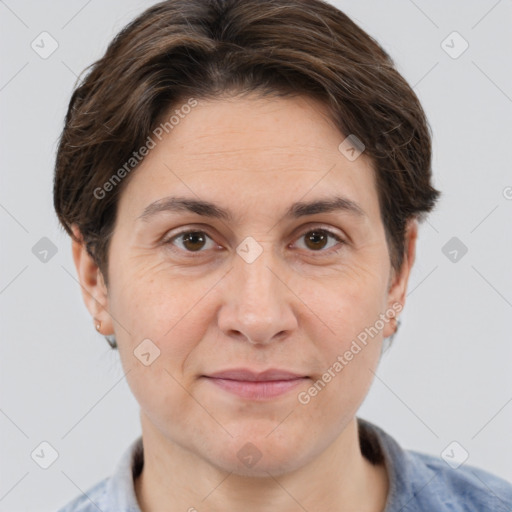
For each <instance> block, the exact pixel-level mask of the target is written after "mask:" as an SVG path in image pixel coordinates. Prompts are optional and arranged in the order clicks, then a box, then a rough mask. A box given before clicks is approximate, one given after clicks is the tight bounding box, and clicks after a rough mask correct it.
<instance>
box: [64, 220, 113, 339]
mask: <svg viewBox="0 0 512 512" xmlns="http://www.w3.org/2000/svg"><path fill="white" fill-rule="evenodd" d="M71 229H72V231H73V234H74V235H75V237H76V238H77V240H78V241H76V240H72V245H71V250H72V252H73V261H74V262H75V267H76V271H77V274H78V279H79V281H80V286H81V288H82V297H83V299H84V303H85V305H86V307H87V309H88V310H89V313H90V314H91V316H92V317H93V321H94V318H95V319H96V320H98V321H99V322H101V334H103V335H104V336H106V335H109V334H114V330H113V325H112V318H111V316H110V314H109V307H108V306H109V304H108V290H107V286H106V285H105V281H104V279H103V274H102V273H101V271H100V269H99V267H98V265H96V263H95V261H94V259H93V258H92V257H91V256H90V255H89V253H88V252H87V249H86V247H85V244H84V242H83V237H82V234H81V233H80V230H79V228H78V226H77V225H76V224H73V225H72V227H71ZM95 323H96V322H95Z"/></svg>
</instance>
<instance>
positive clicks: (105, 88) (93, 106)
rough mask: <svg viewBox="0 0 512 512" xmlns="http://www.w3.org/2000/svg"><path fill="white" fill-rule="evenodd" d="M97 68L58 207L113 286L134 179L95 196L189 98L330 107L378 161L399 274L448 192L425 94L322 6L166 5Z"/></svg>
mask: <svg viewBox="0 0 512 512" xmlns="http://www.w3.org/2000/svg"><path fill="white" fill-rule="evenodd" d="M89 68H91V69H90V71H89V72H88V73H87V76H85V78H84V79H83V80H82V81H81V83H80V84H79V86H78V87H77V88H76V89H75V91H74V92H73V95H72V97H71V100H70V103H69V107H68V111H67V115H66V119H65V126H64V129H63V132H62V135H61V138H60V142H59V146H58V152H57V158H56V166H55V180H54V206H55V210H56V212H57V215H58V218H59V220H60V222H61V223H62V225H63V226H64V228H65V229H66V231H67V232H68V233H69V234H70V235H71V236H73V233H72V231H71V225H72V224H77V226H78V228H79V229H80V232H81V234H82V236H83V241H84V242H85V245H86V247H87V250H88V252H89V254H90V255H91V256H92V257H93V258H94V259H95V261H96V262H97V264H98V265H99V267H100V269H101V271H102V273H103V275H104V277H105V279H107V274H108V247H109V241H110V238H111V235H112V231H113V227H114V223H115V218H116V211H117V204H118V200H119V195H120V193H121V192H122V190H123V186H125V185H126V182H127V181H128V177H127V178H125V179H123V180H122V182H121V183H119V185H118V186H115V187H113V189H112V191H110V192H109V194H108V195H105V197H102V198H101V199H97V193H95V191H96V190H98V187H102V185H103V184H105V183H106V182H107V181H108V180H109V178H110V177H111V176H112V174H113V172H114V171H115V170H116V169H119V168H120V167H121V166H123V164H126V162H127V161H128V160H129V159H130V157H131V155H132V154H133V152H134V151H136V150H137V149H138V148H140V147H141V146H143V145H144V143H145V141H146V140H147V137H148V135H149V134H150V133H151V132H152V131H153V130H154V129H155V127H156V126H158V124H159V123H160V122H161V121H162V117H163V115H164V114H165V113H167V112H169V109H170V108H172V107H173V106H175V105H177V104H179V102H180V101H184V98H199V99H214V98H216V97H219V96H221V95H224V94H227V93H231V94H233V95H235V94H237V95H238V94H246V93H250V92H253V91H254V92H260V93H262V94H277V95H294V94H302V95H308V96H310V97H314V98H316V99H319V100H321V101H322V102H323V104H325V105H326V106H327V107H328V110H329V113H330V116H331V117H332V120H333V121H334V122H335V124H336V126H337V127H338V128H339V130H340V132H341V133H342V134H344V135H345V136H348V135H349V134H354V135H356V136H357V138H358V139H360V140H361V141H362V142H363V143H364V145H365V155H367V156H369V157H370V159H371V161H372V162H373V164H374V168H375V170H376V180H377V190H378V196H379V207H380V214H381V218H382V221H383V224H384V227H385V231H386V239H387V242H388V248H389V253H390V259H391V264H392V267H393V268H394V269H395V270H400V268H401V266H402V263H403V257H404V250H405V247H404V245H405V244H404V242H405V239H404V236H405V225H406V222H407V220H409V219H411V218H417V219H418V220H420V221H422V220H423V219H424V216H425V215H426V214H427V213H428V212H429V211H431V210H432V209H433V207H434V205H435V202H436V200H437V199H438V196H439V195H440V192H439V191H438V190H436V189H435V188H433V186H432V184H431V151H432V148H431V130H430V126H429V124H428V121H427V119H426V116H425V113H424V111H423V109H422V107H421V104H420V102H419V100H418V98H417V96H416V94H415V93H414V91H413V90H412V88H411V87H410V86H409V85H408V84H407V82H406V81H405V80H404V78H403V77H402V76H401V75H400V74H399V73H398V71H397V70H396V69H395V67H394V63H393V61H392V59H391V58H390V56H389V55H388V54H387V53H386V52H385V51H384V50H383V49H382V48H381V46H379V44H378V43H377V42H376V41H375V40H374V39H373V38H372V37H371V36H369V35H368V34H367V33H366V32H364V31H363V30H362V29H361V28H359V27H358V26H357V25H356V24H355V23H354V22H353V21H352V20H351V19H350V18H349V17H348V16H347V15H345V14H344V13H343V12H341V11H340V10H338V9H337V8H335V7H334V6H332V5H330V4H328V3H326V2H324V1H322V0H168V1H165V2H161V3H158V4H156V5H154V6H153V7H151V8H149V9H147V10H146V11H145V12H143V13H142V14H141V15H140V16H139V17H137V18H136V19H135V20H134V21H132V22H131V23H130V24H129V25H127V26H126V27H125V28H124V29H123V30H122V31H121V32H120V33H119V34H118V35H117V36H116V37H115V39H114V40H113V41H112V42H111V44H110V45H109V47H108V49H107V51H106V53H105V55H104V56H103V57H102V58H101V59H99V60H98V61H96V62H95V63H94V64H92V65H91V66H89ZM341 140H342V139H340V142H341ZM135 167H136V166H135ZM135 167H134V168H135Z"/></svg>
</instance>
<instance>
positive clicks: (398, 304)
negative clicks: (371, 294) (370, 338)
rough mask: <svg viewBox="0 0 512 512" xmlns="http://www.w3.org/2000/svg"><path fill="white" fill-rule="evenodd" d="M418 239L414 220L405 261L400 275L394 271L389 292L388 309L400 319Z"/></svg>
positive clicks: (408, 228)
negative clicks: (394, 312)
mask: <svg viewBox="0 0 512 512" xmlns="http://www.w3.org/2000/svg"><path fill="white" fill-rule="evenodd" d="M417 238H418V222H417V220H416V219H412V220H410V221H409V222H408V223H407V226H406V229H405V244H404V259H403V263H402V268H401V270H400V273H399V274H397V273H396V272H395V271H394V270H392V272H391V274H392V276H393V277H392V280H391V284H390V287H389V290H388V308H389V310H393V311H396V316H397V317H398V316H399V314H400V312H401V311H402V309H403V308H404V307H405V298H406V295H407V283H408V282H409V277H410V275H411V270H412V266H413V265H414V261H415V258H416V241H417ZM391 334H392V333H391V332H389V333H388V332H387V330H386V331H385V333H384V336H385V337H387V336H391Z"/></svg>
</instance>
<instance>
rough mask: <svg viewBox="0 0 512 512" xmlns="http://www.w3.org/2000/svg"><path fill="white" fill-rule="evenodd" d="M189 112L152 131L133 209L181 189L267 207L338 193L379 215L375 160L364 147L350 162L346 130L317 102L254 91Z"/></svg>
mask: <svg viewBox="0 0 512 512" xmlns="http://www.w3.org/2000/svg"><path fill="white" fill-rule="evenodd" d="M184 103H185V102H184ZM176 110H178V112H179V105H174V106H173V109H172V110H171V112H169V116H167V117H165V116H164V122H165V120H166V119H169V118H170V117H171V115H173V113H175V112H176ZM178 112H176V114H178ZM187 112H188V113H187V114H185V113H184V111H183V112H179V113H180V115H179V116H174V118H173V124H172V125H171V124H170V123H169V124H168V125H166V127H167V131H166V130H165V129H164V130H161V131H162V132H163V133H162V134H161V135H160V139H161V140H159V138H157V137H155V136H154V135H152V138H153V140H154V141H155V146H154V147H153V148H152V149H151V150H150V151H149V153H148V155H147V156H146V157H145V159H144V160H143V162H142V163H141V164H140V165H139V167H138V168H137V169H136V170H135V171H134V174H133V175H132V176H131V177H130V181H129V183H128V184H127V187H126V189H125V191H124V192H123V194H122V196H121V203H123V202H125V203H126V202H129V203H130V210H132V211H134V212H139V213H141V212H142V210H143V209H144V208H145V207H146V206H147V205H148V204H149V203H150V202H154V201H156V200H159V199H161V198H164V197H166V196H168V195H176V194H179V195H182V196H183V195H187V196H190V197H195V198H196V199H197V198H201V199H208V200H212V201H215V202H223V203H224V204H227V203H229V204H237V205H238V206H239V207H244V206H245V207H248V206H249V205H250V206H251V208H253V209H254V208H258V207H259V208H260V209H261V210H262V211H263V210H264V209H268V208H270V209H274V208H275V206H276V205H277V204H281V203H283V202H285V201H288V199H289V200H290V201H294V202H295V201H298V200H299V199H302V200H309V199H312V198H318V197H323V196H327V195H333V194H336V195H343V196H345V197H348V198H349V199H352V200H353V201H354V202H357V203H359V204H360V205H361V206H362V208H363V209H364V210H365V211H366V212H367V214H368V216H369V217H371V216H372V215H378V203H377V193H376V187H375V181H374V171H373V168H372V165H371V162H370V160H369V159H368V158H366V156H365V155H364V153H363V154H362V155H361V156H360V157H359V158H357V159H356V160H353V161H351V160H349V159H348V158H347V157H346V156H345V155H344V154H343V153H342V152H341V151H340V150H339V145H340V143H341V142H342V141H343V140H344V139H345V136H344V135H343V134H341V133H340V132H339V130H338V129H337V128H336V127H335V125H334V124H333V122H332V121H331V120H330V118H329V115H328V112H327V109H326V108H325V106H324V105H323V104H321V103H320V102H318V101H317V100H314V99H311V98H306V97H303V96H299V97H294V98H260V97H256V96H249V97H245V98H231V99H218V100H211V101H198V104H197V106H195V107H194V108H192V109H187ZM161 126H163V127H164V128H165V126H164V125H161ZM171 126H172V128H171ZM121 206H122V204H121ZM283 206H284V207H286V206H287V205H283ZM253 211H254V210H253Z"/></svg>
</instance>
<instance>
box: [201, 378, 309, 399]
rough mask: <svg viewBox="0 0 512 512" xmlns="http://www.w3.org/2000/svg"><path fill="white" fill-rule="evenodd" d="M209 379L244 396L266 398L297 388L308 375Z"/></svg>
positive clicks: (235, 393)
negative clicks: (267, 379)
mask: <svg viewBox="0 0 512 512" xmlns="http://www.w3.org/2000/svg"><path fill="white" fill-rule="evenodd" d="M207 379H208V380H209V381H211V382H212V383H213V384H215V385H216V386H219V387H220V388H222V389H224V390H226V391H229V392H230V393H233V394H234V395H238V396H240V397H242V398H249V399H251V400H266V399H269V398H274V397H276V396H280V395H283V394H285V393H287V392H288V391H290V390H291V389H293V388H296V387H297V386H298V385H299V384H300V383H302V382H304V380H306V379H307V377H302V378H299V379H291V380H269V381H259V382H253V381H243V380H230V379H218V378H213V377H207Z"/></svg>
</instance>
